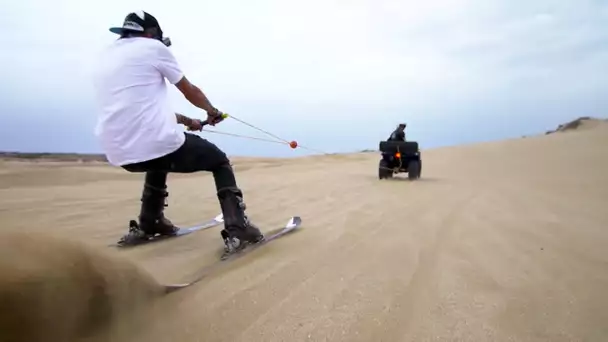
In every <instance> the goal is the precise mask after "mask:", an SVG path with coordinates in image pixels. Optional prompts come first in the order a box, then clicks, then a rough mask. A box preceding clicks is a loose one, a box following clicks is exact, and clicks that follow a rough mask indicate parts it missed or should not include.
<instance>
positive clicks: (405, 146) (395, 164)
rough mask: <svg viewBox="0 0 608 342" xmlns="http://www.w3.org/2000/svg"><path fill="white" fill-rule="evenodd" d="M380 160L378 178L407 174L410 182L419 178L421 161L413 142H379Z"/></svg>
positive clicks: (416, 144) (415, 143)
mask: <svg viewBox="0 0 608 342" xmlns="http://www.w3.org/2000/svg"><path fill="white" fill-rule="evenodd" d="M380 152H382V159H380V163H379V164H380V165H379V166H378V178H379V179H385V178H392V177H393V175H394V174H397V173H402V172H407V176H408V178H409V179H410V180H414V179H418V178H420V173H421V172H422V160H420V149H419V148H418V143H417V142H415V141H381V142H380Z"/></svg>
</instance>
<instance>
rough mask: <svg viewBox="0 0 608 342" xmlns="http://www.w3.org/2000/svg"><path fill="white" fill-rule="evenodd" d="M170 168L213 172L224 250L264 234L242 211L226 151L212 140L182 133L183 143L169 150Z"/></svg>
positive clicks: (232, 249) (243, 207) (240, 194)
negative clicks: (178, 147) (221, 218)
mask: <svg viewBox="0 0 608 342" xmlns="http://www.w3.org/2000/svg"><path fill="white" fill-rule="evenodd" d="M168 158H169V159H170V160H171V172H178V173H190V172H196V171H210V172H212V173H213V178H214V180H215V187H216V190H217V197H218V200H219V202H220V206H221V209H222V213H223V215H224V230H222V232H221V234H222V238H223V240H224V242H225V243H226V250H227V252H232V251H234V250H235V249H239V248H240V247H242V246H244V244H243V242H249V243H257V242H259V241H261V240H263V238H264V236H263V235H262V233H261V232H260V230H259V229H258V228H257V227H256V226H255V225H254V224H253V223H251V222H250V221H249V219H248V218H247V216H246V215H245V209H246V205H245V203H244V202H243V193H242V191H241V190H240V189H239V188H238V186H237V184H236V179H235V176H234V172H233V170H232V166H231V165H230V161H229V160H228V157H227V156H226V154H225V153H224V152H223V151H222V150H220V149H219V148H218V147H217V146H215V145H214V144H213V143H211V142H209V141H207V140H205V139H202V138H201V137H199V136H197V135H194V134H189V133H187V134H186V142H185V143H184V145H183V146H182V147H181V148H180V149H178V150H177V151H175V152H174V153H172V154H170V155H169V156H168Z"/></svg>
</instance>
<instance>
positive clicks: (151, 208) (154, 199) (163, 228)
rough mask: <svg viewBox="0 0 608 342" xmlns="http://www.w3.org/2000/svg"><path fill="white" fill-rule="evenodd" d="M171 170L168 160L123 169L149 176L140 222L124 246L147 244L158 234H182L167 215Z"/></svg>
mask: <svg viewBox="0 0 608 342" xmlns="http://www.w3.org/2000/svg"><path fill="white" fill-rule="evenodd" d="M170 167H171V162H170V161H169V158H168V156H162V157H159V158H156V159H152V160H148V161H144V162H140V163H135V164H129V165H124V166H123V169H125V170H127V171H129V172H135V173H145V180H144V186H143V190H142V196H141V209H140V213H139V217H138V218H139V222H136V221H134V220H132V221H131V223H130V225H129V233H128V234H127V235H125V236H123V238H122V239H121V241H122V242H123V243H127V244H129V243H136V242H138V241H139V240H147V239H148V237H149V236H152V235H155V234H161V235H174V234H175V233H177V231H178V230H179V228H177V227H175V226H174V225H173V223H171V221H169V220H168V219H167V218H166V217H165V216H164V213H163V211H164V209H165V207H166V206H167V205H166V198H167V196H168V195H169V193H168V192H167V173H168V171H169V170H170Z"/></svg>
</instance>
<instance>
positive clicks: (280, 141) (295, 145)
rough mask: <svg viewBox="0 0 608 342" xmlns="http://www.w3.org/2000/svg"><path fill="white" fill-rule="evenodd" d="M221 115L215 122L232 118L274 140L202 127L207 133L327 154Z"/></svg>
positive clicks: (241, 121) (224, 114)
mask: <svg viewBox="0 0 608 342" xmlns="http://www.w3.org/2000/svg"><path fill="white" fill-rule="evenodd" d="M221 117H222V119H221V120H220V121H218V122H216V124H217V123H219V122H222V121H223V120H224V119H226V118H232V119H233V120H236V121H238V122H240V123H242V124H244V125H246V126H249V127H251V128H253V129H255V130H258V131H260V132H262V133H264V134H267V135H269V136H271V137H273V138H274V139H276V140H271V139H264V138H258V137H251V136H247V135H241V134H235V133H227V132H221V131H216V130H209V129H204V131H205V132H209V133H214V134H222V135H228V136H232V137H238V138H244V139H250V140H258V141H264V142H269V143H275V144H282V145H287V146H289V147H291V148H292V149H296V148H302V149H305V150H309V151H312V152H317V153H321V154H328V153H326V152H323V151H320V150H317V149H313V148H310V147H307V146H303V145H301V144H298V142H297V141H295V140H291V141H290V140H286V139H283V138H281V137H278V136H276V135H275V134H272V133H270V132H268V131H265V130H263V129H261V128H259V127H257V126H254V125H252V124H250V123H247V122H245V121H243V120H241V119H239V118H237V117H234V116H233V115H229V114H226V113H223V114H222V115H221ZM201 124H202V125H203V126H205V125H208V124H209V123H208V122H207V120H205V121H201ZM201 131H203V128H201Z"/></svg>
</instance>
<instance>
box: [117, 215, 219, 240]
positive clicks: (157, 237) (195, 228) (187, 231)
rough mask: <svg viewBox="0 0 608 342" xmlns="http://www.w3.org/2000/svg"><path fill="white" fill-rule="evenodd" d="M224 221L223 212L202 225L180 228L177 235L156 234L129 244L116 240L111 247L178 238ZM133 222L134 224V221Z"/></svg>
mask: <svg viewBox="0 0 608 342" xmlns="http://www.w3.org/2000/svg"><path fill="white" fill-rule="evenodd" d="M222 223H224V215H223V214H219V215H217V216H216V217H214V218H213V219H211V220H208V221H206V222H204V223H203V224H200V225H197V226H192V227H188V228H180V230H178V231H177V234H175V235H154V236H151V237H149V238H148V239H146V240H141V241H138V242H137V243H129V244H122V243H120V241H119V242H115V243H113V244H111V245H110V247H118V248H126V247H135V246H141V245H147V244H149V243H152V242H157V241H163V240H168V239H173V238H176V237H180V236H184V235H188V234H190V233H194V232H196V231H199V230H205V229H209V228H213V227H215V226H217V225H219V224H222ZM131 224H133V222H132V223H131Z"/></svg>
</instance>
